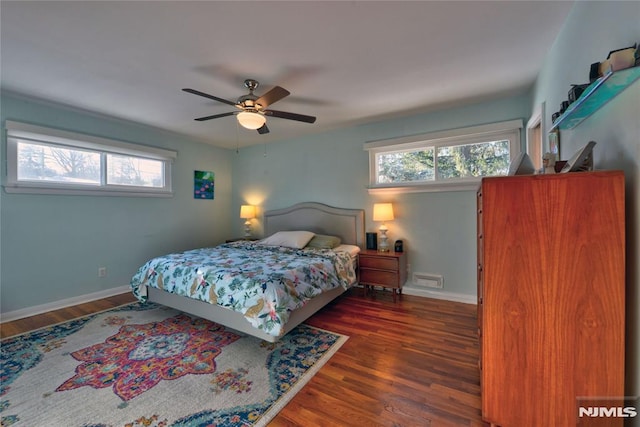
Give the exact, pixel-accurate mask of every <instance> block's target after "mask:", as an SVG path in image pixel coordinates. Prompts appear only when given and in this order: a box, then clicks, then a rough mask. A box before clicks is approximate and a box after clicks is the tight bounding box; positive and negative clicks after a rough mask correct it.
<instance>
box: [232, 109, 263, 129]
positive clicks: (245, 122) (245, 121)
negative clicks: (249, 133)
mask: <svg viewBox="0 0 640 427" xmlns="http://www.w3.org/2000/svg"><path fill="white" fill-rule="evenodd" d="M237 118H238V123H240V125H241V126H242V127H243V128H246V129H259V128H261V127H262V126H263V125H264V124H265V122H266V121H267V119H266V117H265V116H263V115H262V114H258V113H254V112H252V111H242V112H240V113H238V115H237Z"/></svg>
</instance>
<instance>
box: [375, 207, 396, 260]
mask: <svg viewBox="0 0 640 427" xmlns="http://www.w3.org/2000/svg"><path fill="white" fill-rule="evenodd" d="M373 220H374V221H381V222H382V225H381V226H380V244H379V245H378V251H380V252H389V243H388V242H387V230H388V229H387V226H386V225H385V221H392V220H393V205H392V204H391V203H374V204H373Z"/></svg>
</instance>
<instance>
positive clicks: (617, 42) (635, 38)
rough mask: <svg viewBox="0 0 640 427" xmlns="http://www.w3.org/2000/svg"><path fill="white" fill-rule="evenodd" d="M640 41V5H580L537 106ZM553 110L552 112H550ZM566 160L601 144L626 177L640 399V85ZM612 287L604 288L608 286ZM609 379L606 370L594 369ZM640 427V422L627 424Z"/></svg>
mask: <svg viewBox="0 0 640 427" xmlns="http://www.w3.org/2000/svg"><path fill="white" fill-rule="evenodd" d="M638 42H640V2H637V1H636V2H633V1H632V2H611V1H607V2H576V4H575V6H574V7H573V9H572V11H571V13H570V14H569V16H568V18H567V21H566V22H565V24H564V27H563V30H562V32H561V33H560V35H559V36H558V39H557V40H556V42H555V43H554V45H553V47H552V49H551V50H550V52H549V54H548V56H547V60H546V63H545V65H544V68H543V70H542V72H541V73H540V75H539V78H538V81H537V84H536V88H535V90H534V93H533V97H532V98H533V106H536V105H539V104H540V103H542V102H546V111H547V123H550V116H551V113H553V112H554V111H556V110H557V109H558V108H559V105H560V102H561V101H562V100H564V99H566V96H567V94H566V93H567V90H568V89H569V87H570V85H571V84H572V83H583V82H588V81H589V66H590V64H591V63H593V62H599V61H603V60H604V59H606V57H607V55H608V53H609V51H611V50H615V49H619V48H623V47H628V46H632V45H633V44H634V43H638ZM550 106H551V107H550ZM560 140H561V151H562V158H563V159H567V158H570V157H571V155H572V154H573V153H574V152H575V151H576V150H578V148H580V147H581V146H583V145H585V144H586V143H587V142H588V141H591V140H593V141H596V142H597V145H596V146H595V149H594V150H595V151H594V163H595V167H596V168H597V169H621V170H623V171H624V172H625V177H626V223H627V226H626V229H627V233H626V238H627V251H626V257H627V258H626V260H627V272H626V273H627V280H626V281H627V283H626V288H627V333H626V336H627V339H626V344H627V352H626V362H627V363H626V378H627V380H626V395H628V396H638V395H640V366H639V364H640V327H639V325H640V314H639V308H640V292H639V289H640V171H639V169H640V81H636V82H635V83H634V85H633V86H631V87H630V88H628V89H627V90H626V91H625V92H623V93H622V94H620V95H619V96H618V97H617V98H615V99H614V100H612V101H610V102H609V103H608V104H607V105H605V106H604V108H602V109H601V110H600V111H598V112H597V113H596V114H594V115H593V116H591V117H590V118H588V119H587V120H586V121H584V122H583V123H582V124H581V125H580V126H578V127H577V128H575V129H574V130H570V131H564V132H562V133H561V135H560ZM604 285H606V284H603V286H604ZM594 369H601V370H602V371H603V375H606V373H605V372H606V367H600V366H594ZM627 421H628V424H626V425H629V426H630V425H634V426H640V417H637V418H636V419H635V420H627Z"/></svg>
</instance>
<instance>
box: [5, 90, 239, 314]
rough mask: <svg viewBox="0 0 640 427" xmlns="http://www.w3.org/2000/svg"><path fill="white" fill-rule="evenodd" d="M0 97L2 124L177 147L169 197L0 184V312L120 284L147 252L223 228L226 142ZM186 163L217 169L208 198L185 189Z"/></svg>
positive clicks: (226, 223)
mask: <svg viewBox="0 0 640 427" xmlns="http://www.w3.org/2000/svg"><path fill="white" fill-rule="evenodd" d="M1 101H2V104H1V106H2V112H1V120H2V124H3V125H4V122H5V120H15V121H22V122H26V123H32V124H37V125H42V126H48V127H54V128H59V129H64V130H70V131H74V132H79V133H85V134H91V135H96V136H100V137H105V138H111V139H116V140H122V141H127V142H133V143H140V144H145V145H151V146H157V147H161V148H167V149H172V150H176V151H178V158H177V160H176V161H175V164H174V167H173V188H174V192H175V194H174V197H172V198H137V197H97V196H58V195H56V196H53V195H33V194H8V193H6V192H5V191H4V190H2V191H1V192H0V226H1V228H0V230H1V234H0V245H1V258H0V259H1V272H0V292H1V301H2V302H1V310H0V311H1V312H2V313H7V312H10V311H14V310H19V309H23V308H25V307H31V306H37V305H41V304H47V303H53V302H56V301H59V300H63V299H67V298H74V297H79V296H82V295H86V294H92V293H96V292H101V291H105V290H108V289H110V288H115V287H120V286H125V285H128V284H129V280H130V279H131V276H133V274H134V273H135V271H136V269H137V268H138V267H139V266H140V265H141V264H142V263H144V262H145V261H146V260H147V259H149V258H151V257H153V256H156V255H160V254H163V253H167V252H169V251H175V250H182V249H187V248H193V247H199V246H205V245H213V244H217V243H220V242H222V241H223V240H224V239H225V238H228V237H229V229H230V227H231V218H230V213H231V211H230V206H231V181H230V179H231V154H232V152H230V151H229V150H223V149H218V148H214V147H213V146H210V145H207V144H202V143H198V142H194V141H190V140H188V139H186V138H184V137H180V136H176V135H173V134H170V133H167V132H163V131H160V130H157V129H153V128H150V127H146V126H142V125H137V124H133V123H130V122H124V121H119V120H110V119H106V118H103V117H99V116H97V115H92V114H87V113H82V112H79V111H77V110H73V109H69V108H64V107H60V106H55V105H52V104H45V103H40V102H36V101H33V100H28V99H23V98H19V97H16V96H13V95H9V94H6V93H3V94H2V99H1ZM4 135H5V132H3V138H2V153H3V154H2V157H3V158H4V153H5V144H6V139H5V137H4ZM4 167H5V166H4V164H3V168H4ZM194 170H210V171H214V172H215V173H216V183H215V184H216V189H215V199H214V200H195V199H194V198H193V171H194ZM3 175H4V170H3ZM102 266H104V267H107V277H106V278H98V274H97V270H98V267H102Z"/></svg>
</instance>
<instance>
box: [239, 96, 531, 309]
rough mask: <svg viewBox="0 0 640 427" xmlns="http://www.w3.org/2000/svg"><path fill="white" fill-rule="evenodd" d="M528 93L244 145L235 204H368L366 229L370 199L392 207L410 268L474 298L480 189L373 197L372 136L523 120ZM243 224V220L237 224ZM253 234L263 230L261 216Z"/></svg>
mask: <svg viewBox="0 0 640 427" xmlns="http://www.w3.org/2000/svg"><path fill="white" fill-rule="evenodd" d="M529 104H530V99H529V97H528V96H519V97H512V98H507V99H501V100H497V101H493V102H485V103H482V104H475V105H470V106H466V107H462V108H456V109H450V110H444V111H439V112H433V113H429V114H421V115H416V116H411V117H406V118H400V119H394V120H386V121H381V122H377V123H371V124H367V125H362V126H358V127H352V128H348V129H343V130H336V131H334V132H330V133H325V134H322V135H316V136H313V137H306V138H300V139H295V140H290V141H285V142H280V143H276V144H270V145H267V146H266V156H265V155H264V153H265V147H262V146H259V147H252V148H244V149H241V150H240V152H239V154H236V155H235V156H234V162H233V204H234V206H235V207H236V208H238V209H239V206H240V205H241V204H243V203H251V204H257V205H259V206H260V208H261V209H262V210H265V209H277V208H282V207H286V206H289V205H291V204H294V203H297V202H304V201H317V202H322V203H326V204H328V205H332V206H339V207H346V208H361V209H365V218H366V229H367V231H376V230H377V227H379V224H374V223H373V222H372V221H371V217H372V211H373V204H374V203H375V202H379V201H389V202H393V204H394V211H395V215H396V219H395V220H394V221H393V222H391V223H388V224H387V225H388V226H389V233H388V235H389V238H390V240H391V241H394V240H396V239H403V240H404V244H405V247H406V251H407V252H408V259H409V264H410V265H411V270H412V271H419V272H427V273H435V274H442V275H443V276H444V281H445V287H444V289H443V291H446V292H451V293H456V294H461V295H465V296H469V297H471V299H473V298H474V295H476V270H475V265H476V209H475V203H476V201H475V191H461V192H442V193H411V194H390V195H384V196H382V195H375V196H374V195H369V194H368V192H367V189H366V187H367V185H368V183H369V157H368V153H367V152H366V151H364V149H363V145H364V143H365V142H367V141H372V140H377V139H385V138H394V137H401V136H407V135H413V134H420V133H426V132H433V131H439V130H446V129H454V128H459V127H464V126H473V125H479V124H486V123H493V122H499V121H504V120H510V119H523V120H524V121H525V123H526V120H527V118H528V116H529V114H530V110H529ZM237 227H238V229H239V227H240V225H239V224H238V225H237ZM255 228H256V233H257V234H260V233H262V229H261V224H260V221H257V222H256V223H255Z"/></svg>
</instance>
